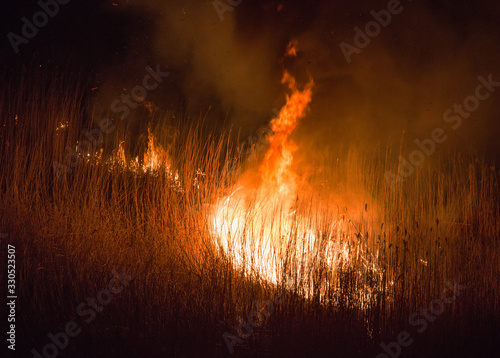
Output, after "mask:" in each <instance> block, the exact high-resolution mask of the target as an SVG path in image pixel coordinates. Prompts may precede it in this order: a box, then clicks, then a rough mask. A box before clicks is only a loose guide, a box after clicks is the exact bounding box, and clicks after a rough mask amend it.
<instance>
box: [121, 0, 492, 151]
mask: <svg viewBox="0 0 500 358" xmlns="http://www.w3.org/2000/svg"><path fill="white" fill-rule="evenodd" d="M222 3H227V2H226V1H224V0H223V1H222ZM232 3H233V4H236V3H238V2H237V1H233V2H232ZM388 3H390V1H376V2H373V1H356V2H352V1H347V0H340V1H315V2H314V3H310V2H306V1H282V2H275V1H249V0H243V1H242V2H241V4H239V5H237V6H234V7H231V8H232V10H231V11H226V12H224V14H223V21H221V19H220V17H219V14H218V13H217V11H216V9H215V8H214V4H213V1H195V0H186V1H178V2H168V3H166V2H164V1H160V0H149V1H145V0H133V1H129V2H128V5H127V6H126V7H124V8H122V9H123V10H122V11H138V9H140V11H141V12H144V13H146V14H149V16H150V19H151V21H152V23H151V29H154V31H152V33H151V38H149V39H148V41H150V45H149V46H148V47H149V49H148V53H147V58H149V59H150V58H155V62H156V63H160V62H161V63H164V64H165V65H167V66H168V68H169V70H170V71H171V73H172V74H171V81H172V83H171V84H170V87H169V89H164V91H167V92H168V91H170V92H175V96H177V97H175V96H172V93H170V97H169V98H179V99H180V100H179V101H178V102H182V103H183V106H184V108H186V103H187V107H189V108H191V109H194V110H207V109H208V108H211V109H210V111H209V114H210V116H211V120H214V121H216V120H217V121H224V120H225V121H226V122H227V123H230V124H233V125H234V127H236V128H242V129H243V133H252V132H253V133H255V131H256V129H257V128H258V127H259V126H262V125H264V124H266V123H268V122H269V121H270V119H271V118H272V116H273V113H272V110H273V108H276V107H277V108H279V107H280V106H281V105H283V103H284V94H285V93H286V89H285V88H283V87H282V86H281V85H280V79H281V75H282V72H283V70H284V69H285V68H286V69H288V70H290V71H291V72H292V74H294V76H296V77H297V79H298V83H299V84H300V83H302V84H303V85H305V84H306V83H307V81H308V79H309V77H312V78H313V79H314V82H315V84H316V85H315V88H314V92H313V98H312V104H311V108H310V112H309V114H308V116H307V117H306V118H305V119H304V120H303V121H302V122H301V123H300V125H299V127H298V128H297V130H296V133H295V137H296V141H298V143H299V146H300V144H302V145H304V146H306V147H309V146H311V147H312V145H313V144H314V145H318V143H319V144H322V145H325V146H326V145H330V144H332V143H334V144H337V143H344V144H353V145H356V146H362V147H368V148H369V147H372V146H374V145H376V144H377V143H381V144H382V145H384V144H385V143H386V142H387V141H388V140H392V141H393V142H397V143H399V141H400V139H401V137H402V133H403V131H404V132H405V133H406V134H405V145H407V146H408V148H409V149H410V150H411V149H412V148H413V147H415V144H414V141H415V140H416V139H419V140H422V139H425V138H428V137H430V136H431V133H432V131H433V130H434V129H435V128H442V129H443V130H444V131H445V133H446V134H447V135H448V136H449V140H448V141H447V142H446V143H444V144H443V146H446V147H447V148H453V150H460V151H474V150H476V149H481V150H485V151H486V152H487V153H489V155H491V156H493V157H499V156H500V149H499V148H498V146H497V145H496V138H497V137H498V134H500V124H499V123H500V121H499V120H498V114H499V113H500V101H499V100H497V98H496V97H497V96H500V93H493V94H492V95H491V97H490V98H489V99H488V100H485V101H481V103H480V105H479V108H478V109H477V110H476V111H475V112H474V113H472V114H471V115H470V117H469V118H467V119H465V120H464V122H463V124H462V126H461V127H460V128H458V129H456V130H454V129H452V128H451V126H450V124H449V123H446V122H445V121H444V120H443V113H444V112H445V111H446V110H447V109H448V108H450V107H452V106H453V105H454V104H455V103H458V104H462V103H463V100H464V99H465V98H466V97H467V96H469V95H474V92H475V89H476V87H477V85H478V76H480V75H482V76H483V77H487V76H488V75H489V74H492V76H493V79H495V80H498V81H500V63H499V62H498V55H499V53H498V52H499V50H498V46H496V43H497V40H498V37H499V35H500V28H499V26H498V25H497V23H498V21H497V19H498V17H499V15H500V7H499V5H497V4H496V3H493V2H489V4H486V3H476V2H473V1H464V0H463V1H452V0H441V1H431V0H429V1H411V0H401V3H400V6H401V7H402V11H401V12H399V13H398V14H393V15H392V17H391V21H390V23H389V24H388V25H387V26H386V27H383V26H381V29H380V34H378V35H376V36H374V37H373V38H370V43H369V44H368V45H367V46H366V47H365V48H363V49H361V51H360V52H359V53H353V54H352V56H351V60H352V61H351V63H348V61H347V60H346V56H345V54H344V53H343V52H342V49H341V47H340V44H341V43H343V42H344V43H348V44H350V45H354V36H355V35H356V32H355V30H354V28H355V27H359V28H360V29H361V30H363V31H364V29H365V25H366V24H367V23H369V22H370V21H373V20H374V18H373V15H372V14H371V11H372V10H374V11H376V12H379V11H381V10H384V9H387V8H388ZM492 4H493V5H492ZM290 40H297V41H298V55H297V57H296V58H295V59H294V60H288V59H287V60H284V56H283V55H284V52H285V49H286V46H287V44H288V42H289V41H290ZM140 58H141V54H138V55H135V60H134V61H137V63H145V62H147V60H142V62H141V61H140ZM148 64H149V63H148ZM150 65H154V64H150ZM498 92H500V91H498ZM499 98H500V97H499ZM174 106H175V104H174ZM437 150H439V149H437Z"/></svg>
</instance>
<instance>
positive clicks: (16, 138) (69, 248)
mask: <svg viewBox="0 0 500 358" xmlns="http://www.w3.org/2000/svg"><path fill="white" fill-rule="evenodd" d="M288 80H289V81H290V79H288ZM63 82H64V81H62V82H53V83H51V84H50V85H48V86H47V85H46V84H44V85H43V88H45V89H48V90H45V91H44V92H43V93H42V92H41V91H40V88H42V86H41V85H40V84H39V83H36V81H35V80H32V81H28V80H25V82H23V85H22V86H21V87H20V89H19V91H18V92H17V93H16V94H15V95H14V94H6V93H3V94H2V96H1V98H0V108H1V111H2V113H1V121H2V122H1V124H2V127H1V129H0V136H1V142H2V146H1V147H0V165H1V167H2V171H1V173H0V190H1V198H0V213H1V214H0V224H1V225H2V231H3V232H7V233H9V237H8V241H9V243H11V244H14V245H16V247H18V252H22V255H20V258H19V260H20V261H19V262H18V266H19V269H18V272H19V279H18V282H19V287H18V292H19V296H20V304H21V307H22V310H20V311H19V320H20V321H21V322H22V331H23V337H22V338H21V339H24V340H25V342H24V345H25V348H26V349H25V350H24V352H29V351H30V350H31V348H33V347H40V346H42V345H43V344H45V343H46V342H45V340H46V334H47V333H48V332H49V331H55V330H57V329H59V327H60V325H61V324H63V323H64V322H67V321H68V320H69V319H71V318H72V317H73V316H74V309H75V307H76V306H77V305H78V303H79V302H81V301H82V300H84V298H85V297H86V296H92V295H95V293H96V292H97V291H98V290H99V289H100V288H101V287H102V286H103V285H104V284H105V282H107V281H109V277H108V273H109V272H111V271H112V270H113V269H116V268H124V269H125V270H126V271H127V272H130V273H131V274H133V275H134V276H135V277H136V278H135V280H134V282H133V283H131V285H130V286H129V287H128V288H127V292H124V293H123V295H122V296H121V297H120V299H119V300H116V302H115V301H113V303H112V304H111V305H110V307H109V308H107V309H106V311H105V312H103V314H102V316H100V317H99V319H98V320H96V322H95V323H92V324H91V325H85V333H84V334H82V336H83V338H81V340H79V341H75V342H73V343H72V344H70V346H69V347H68V348H67V350H65V352H64V353H65V354H69V355H71V356H75V357H76V356H104V355H106V356H145V355H149V356H151V357H155V356H164V355H170V356H198V355H201V354H204V355H208V356H222V355H224V354H226V353H227V347H226V346H225V344H224V341H223V339H222V334H223V333H224V332H226V331H228V330H230V331H231V332H234V331H236V328H237V326H238V317H243V316H245V317H246V316H247V315H248V314H249V312H251V311H252V310H253V309H255V307H254V306H253V305H254V302H258V301H261V300H266V299H269V297H271V296H272V295H273V293H274V292H275V291H276V290H278V291H279V292H281V293H282V296H283V302H282V303H281V304H280V305H279V307H276V309H275V311H274V313H273V314H272V315H271V316H270V317H269V319H268V320H267V321H266V323H265V324H264V325H263V326H262V328H261V329H260V330H257V329H256V330H255V333H254V334H253V335H252V336H251V337H250V338H249V339H247V340H246V341H245V342H244V343H243V344H241V345H239V346H237V347H236V352H237V354H238V355H241V356H258V355H261V356H273V357H276V356H304V355H308V356H323V355H325V356H328V355H331V353H335V354H337V355H338V356H360V357H361V356H375V355H376V354H377V353H378V351H379V350H380V347H379V344H380V342H381V341H383V340H385V341H389V340H392V339H393V338H394V337H395V336H396V335H397V333H398V332H399V331H401V330H411V329H412V328H411V327H409V326H408V317H409V316H410V315H411V314H412V313H413V312H414V311H416V310H417V309H418V308H419V307H420V306H422V305H426V304H428V302H430V301H431V300H432V299H434V298H436V297H439V294H440V292H441V290H442V288H443V287H444V285H445V284H444V282H445V280H450V281H451V280H453V279H456V280H457V281H458V282H460V283H465V284H466V285H467V286H468V289H467V291H466V292H465V293H463V294H462V295H461V296H460V298H459V299H458V300H457V301H456V302H454V303H453V304H452V306H451V307H449V308H447V309H446V312H445V314H444V316H445V317H443V318H440V319H439V320H437V321H436V322H434V323H432V325H430V326H429V329H428V332H426V334H425V336H423V338H422V340H421V341H419V342H416V343H414V344H413V345H412V346H411V347H409V348H408V349H407V350H406V351H405V355H406V356H408V357H411V356H428V357H430V356H433V355H434V356H438V355H441V356H447V354H448V353H449V352H453V354H456V356H461V355H462V356H476V355H477V354H476V353H477V352H478V349H482V352H483V354H484V355H485V356H487V355H488V354H490V353H491V354H492V353H493V350H492V349H493V345H492V342H493V340H492V337H493V335H494V333H495V332H496V329H497V328H498V326H497V325H498V318H499V312H498V297H500V296H499V292H498V287H499V286H498V282H499V281H498V279H499V276H498V272H499V271H498V270H499V268H498V260H499V231H500V195H499V183H500V175H499V172H498V170H497V169H495V168H494V167H490V166H488V165H487V164H485V163H484V162H482V161H480V160H477V159H475V158H468V157H464V156H459V155H455V156H450V157H446V158H445V157H443V158H442V159H441V162H440V163H439V164H438V165H434V166H432V167H431V166H426V167H424V168H422V169H419V170H418V171H417V173H415V174H414V175H413V176H412V177H409V178H407V179H406V181H405V182H404V183H400V184H399V185H398V186H397V187H396V188H390V187H389V186H388V185H387V183H386V182H385V181H384V179H383V174H384V173H385V171H386V170H387V169H389V167H390V165H391V164H390V160H389V158H390V157H391V154H392V153H391V151H390V150H389V149H388V150H386V151H381V150H374V151H372V152H371V153H364V152H357V151H355V150H350V151H349V152H348V153H347V154H346V153H335V152H334V151H333V150H326V151H325V154H324V155H317V156H316V158H319V159H315V160H314V161H313V160H311V161H310V166H311V168H313V169H314V168H320V169H321V171H319V170H313V171H312V172H313V174H312V175H309V176H308V177H304V176H301V175H299V174H298V172H297V171H296V170H294V169H293V168H294V166H293V163H292V161H293V158H292V157H291V154H292V153H293V152H294V151H295V150H297V147H295V146H294V145H293V143H291V142H290V141H289V137H288V135H289V134H290V132H291V130H293V128H292V127H287V125H286V124H287V123H288V124H289V123H291V122H284V123H283V122H280V120H279V118H281V115H283V118H282V119H290V117H289V115H290V111H289V110H287V108H288V109H290V108H296V107H293V106H288V107H287V106H286V105H285V107H284V109H283V110H282V112H281V114H280V117H279V118H278V119H276V120H275V122H274V123H273V131H274V133H275V136H274V137H273V138H270V144H269V145H268V147H267V148H266V150H268V151H267V152H266V153H262V155H263V156H264V161H263V162H262V163H260V162H253V163H245V158H240V157H238V153H237V152H236V151H235V149H234V148H236V147H237V145H236V144H237V143H234V142H233V141H232V140H231V136H230V135H229V133H225V132H224V131H218V130H214V129H212V130H207V128H206V127H207V126H206V125H204V124H203V123H204V122H203V119H200V120H199V121H193V120H191V119H189V118H185V119H184V122H179V123H177V124H175V123H174V124H175V125H172V123H171V121H170V119H169V118H171V116H167V115H165V116H160V115H158V114H157V115H156V116H154V117H151V116H150V115H149V114H148V115H144V116H145V117H144V118H136V120H141V119H143V120H147V121H149V123H150V127H149V128H150V129H149V130H148V131H146V132H147V133H145V134H144V140H142V141H141V140H139V141H138V144H137V146H131V145H130V141H127V140H126V138H129V136H130V131H129V130H128V129H127V124H126V123H119V122H118V121H117V122H115V123H116V125H117V126H121V127H119V128H117V130H116V132H115V133H114V134H111V135H108V136H107V137H106V138H105V140H104V142H103V144H102V147H101V148H98V150H96V151H95V152H94V154H92V155H90V156H87V158H85V156H84V157H82V158H81V159H82V160H81V162H80V164H79V165H78V166H76V167H75V168H73V170H72V171H71V172H70V173H65V175H64V176H63V177H62V179H61V180H58V179H57V177H56V176H55V174H54V171H53V168H52V163H53V162H54V161H58V162H63V160H64V156H65V154H66V149H65V148H66V146H67V145H71V146H72V147H74V146H75V143H77V142H78V140H79V139H80V138H79V133H80V130H81V129H82V123H83V122H84V121H83V119H84V112H83V109H82V106H81V93H82V92H81V90H79V89H74V88H75V87H74V86H73V87H72V86H68V83H70V82H71V81H68V82H67V83H66V84H63ZM289 83H290V82H289ZM290 89H291V91H292V93H302V94H307V87H306V88H305V89H303V90H302V91H300V90H298V89H297V88H296V87H294V86H293V85H292V84H291V86H290ZM304 91H306V92H304ZM292 98H293V95H291V96H290V97H289V99H292ZM294 103H295V102H294ZM305 103H306V104H307V101H306V102H305ZM303 109H304V110H305V106H304V108H303ZM299 112H300V113H298V112H297V113H295V114H294V116H295V119H298V118H300V117H301V116H302V115H304V113H302V112H301V111H299ZM136 115H138V114H136ZM94 119H96V120H97V118H94ZM61 123H64V126H63V127H61ZM167 126H169V128H175V133H174V134H173V135H168V136H167V135H165V132H164V131H163V129H164V128H166V127H167ZM57 128H59V129H58V130H56V129H57ZM221 132H222V133H223V134H222V135H221ZM124 133H125V134H124ZM224 133H225V134H224ZM167 138H168V139H167ZM261 157H262V156H261ZM235 158H236V161H235ZM228 163H236V164H237V165H241V164H243V163H245V168H246V170H245V172H244V174H242V175H239V174H236V172H235V171H234V170H232V166H231V167H230V166H229V164H228ZM2 240H4V239H2ZM2 244H4V243H2ZM4 272H6V270H2V273H1V274H0V275H4ZM89 343H91V344H89ZM21 351H23V350H22V349H21ZM27 354H28V353H27Z"/></svg>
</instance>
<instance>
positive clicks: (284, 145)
mask: <svg viewBox="0 0 500 358" xmlns="http://www.w3.org/2000/svg"><path fill="white" fill-rule="evenodd" d="M281 83H283V84H285V83H286V84H288V87H289V88H290V90H291V91H292V95H290V96H289V95H287V100H286V104H285V106H284V107H283V108H282V109H281V111H280V113H279V116H278V117H277V118H275V119H273V120H272V121H271V129H272V131H273V133H274V134H273V135H272V136H270V137H269V138H268V140H269V144H270V148H269V150H268V152H267V153H266V156H265V158H264V162H263V163H262V166H261V168H260V172H261V178H262V187H263V188H264V190H272V191H274V190H278V194H279V196H280V197H281V199H282V200H290V199H291V198H293V196H294V195H295V193H296V189H297V188H296V174H295V172H294V171H293V170H292V161H293V153H294V152H295V151H296V150H297V146H296V144H295V143H294V142H293V141H292V140H291V139H290V135H291V134H292V132H293V130H294V129H295V127H296V126H297V123H298V120H299V119H301V118H302V117H304V115H305V111H306V108H307V105H308V104H309V102H311V95H312V87H313V85H314V82H313V81H312V80H311V81H310V82H309V83H308V84H307V85H306V87H305V89H304V90H303V91H299V90H298V89H297V84H296V82H295V79H294V78H293V77H292V76H291V75H290V74H289V73H288V72H285V73H284V75H283V79H282V80H281Z"/></svg>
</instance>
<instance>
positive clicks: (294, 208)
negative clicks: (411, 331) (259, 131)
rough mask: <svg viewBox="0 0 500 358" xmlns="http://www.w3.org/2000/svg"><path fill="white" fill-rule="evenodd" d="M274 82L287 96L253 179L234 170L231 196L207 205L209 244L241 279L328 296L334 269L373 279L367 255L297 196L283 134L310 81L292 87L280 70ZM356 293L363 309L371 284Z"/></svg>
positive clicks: (346, 229) (349, 234)
mask: <svg viewBox="0 0 500 358" xmlns="http://www.w3.org/2000/svg"><path fill="white" fill-rule="evenodd" d="M282 83H283V84H287V85H288V88H289V90H290V92H291V94H289V95H287V97H286V104H285V105H284V106H283V108H282V109H281V110H280V112H279V115H278V116H277V117H276V118H274V119H273V120H272V121H271V128H272V131H273V134H272V135H270V136H269V137H268V142H269V149H268V150H267V152H266V153H265V156H264V159H263V162H262V163H261V165H260V167H259V171H258V178H257V180H249V177H251V176H252V174H251V173H250V174H249V173H247V175H242V177H241V178H240V180H239V182H237V184H236V185H235V186H234V187H233V189H232V190H231V191H230V192H231V194H230V195H228V196H227V197H223V198H220V199H219V200H218V201H217V202H216V203H215V204H214V205H213V212H212V216H211V217H210V218H209V219H210V221H211V229H212V233H213V236H214V238H215V243H216V246H217V247H218V248H219V250H220V252H221V253H222V255H224V256H226V257H229V259H230V260H231V261H232V263H233V265H234V267H235V268H236V269H237V270H240V271H242V272H244V273H245V274H246V275H247V276H249V277H252V278H255V279H259V280H263V281H266V282H268V283H271V284H275V285H277V284H284V285H285V286H286V287H287V288H290V289H295V290H298V291H299V292H301V293H302V294H303V295H304V296H305V297H311V296H312V295H313V294H316V295H319V297H320V298H322V299H323V298H325V297H332V291H334V290H335V289H334V288H332V287H333V286H332V285H333V282H335V280H339V276H338V275H341V274H340V273H339V271H338V270H339V269H343V270H345V271H349V272H353V271H352V269H353V267H354V266H356V265H358V269H359V265H362V266H363V267H364V268H365V269H366V270H368V271H370V272H372V273H373V277H378V279H379V280H381V279H382V276H381V271H380V270H379V269H378V267H377V265H376V264H374V262H375V261H376V260H375V258H374V257H373V255H372V254H367V252H368V250H367V247H366V246H365V245H364V244H361V243H358V242H357V238H358V237H361V236H362V235H360V234H359V233H358V232H356V230H355V228H353V225H352V223H351V221H350V220H349V219H345V218H341V219H339V218H335V217H333V216H332V211H333V210H331V208H330V207H329V206H328V205H329V204H328V203H325V202H322V201H319V200H317V198H318V197H317V196H315V195H314V193H312V194H307V195H308V196H307V195H305V194H304V190H303V188H301V187H299V185H298V179H299V178H298V175H297V173H296V172H295V170H294V166H293V157H294V153H295V152H296V151H297V150H298V149H299V148H298V146H297V145H296V144H295V143H294V142H293V141H292V139H291V135H292V133H293V131H294V130H295V128H296V126H297V124H298V122H299V120H301V119H302V118H304V117H305V115H306V112H307V109H308V106H309V104H310V102H311V99H312V88H313V86H314V82H313V80H310V81H309V83H307V84H306V85H305V87H304V88H303V89H302V90H300V89H299V88H298V86H297V83H296V81H295V79H294V78H293V77H292V76H291V75H290V74H289V73H288V72H285V73H284V75H283V78H282ZM254 181H257V182H258V185H257V187H255V185H254ZM299 192H300V193H301V198H299V195H298V193H299ZM313 198H314V200H316V201H314V203H313V200H312V199H313ZM356 295H357V297H355V298H354V300H355V301H356V302H357V303H358V304H360V305H361V306H366V304H367V303H368V302H369V301H370V300H371V299H372V298H373V292H372V287H371V286H370V285H363V284H360V286H359V289H358V292H357V293H356Z"/></svg>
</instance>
